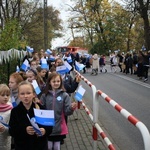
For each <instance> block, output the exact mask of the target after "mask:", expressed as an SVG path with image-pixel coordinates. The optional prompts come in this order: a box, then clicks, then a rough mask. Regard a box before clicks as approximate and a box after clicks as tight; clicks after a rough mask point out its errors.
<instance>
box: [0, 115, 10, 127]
mask: <svg viewBox="0 0 150 150" xmlns="http://www.w3.org/2000/svg"><path fill="white" fill-rule="evenodd" d="M0 123H1V124H2V125H4V126H5V127H7V128H9V125H8V124H7V123H6V122H5V121H4V120H3V117H2V116H0Z"/></svg>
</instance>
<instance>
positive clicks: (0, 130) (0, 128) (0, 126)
mask: <svg viewBox="0 0 150 150" xmlns="http://www.w3.org/2000/svg"><path fill="white" fill-rule="evenodd" d="M4 131H5V127H4V126H3V125H1V124H0V132H4Z"/></svg>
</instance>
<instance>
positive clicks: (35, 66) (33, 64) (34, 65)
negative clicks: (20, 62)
mask: <svg viewBox="0 0 150 150" xmlns="http://www.w3.org/2000/svg"><path fill="white" fill-rule="evenodd" d="M30 67H31V69H33V70H35V69H36V68H37V65H36V61H33V62H31V65H30Z"/></svg>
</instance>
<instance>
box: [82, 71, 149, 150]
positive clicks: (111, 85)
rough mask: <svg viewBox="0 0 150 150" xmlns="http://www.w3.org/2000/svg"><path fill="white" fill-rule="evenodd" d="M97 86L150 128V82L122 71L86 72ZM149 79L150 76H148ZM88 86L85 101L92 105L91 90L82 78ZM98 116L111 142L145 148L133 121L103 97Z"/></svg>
mask: <svg viewBox="0 0 150 150" xmlns="http://www.w3.org/2000/svg"><path fill="white" fill-rule="evenodd" d="M84 76H85V78H87V79H88V80H89V81H90V82H91V83H92V84H94V85H95V86H96V88H97V90H98V89H99V90H101V91H103V92H104V93H105V94H107V95H108V96H109V97H111V98H112V99H113V100H115V101H116V102H117V103H118V104H120V105H121V106H122V107H123V108H125V109H126V110H127V111H129V112H130V113H131V114H132V115H134V116H135V117H136V118H137V119H139V120H140V121H141V122H143V123H144V124H145V125H146V127H147V128H148V130H150V117H149V116H150V84H149V82H148V83H144V82H143V81H141V80H140V81H139V80H138V78H137V77H136V76H135V75H132V76H131V75H125V74H123V73H120V72H117V73H111V72H109V71H108V72H107V73H100V74H98V75H97V76H91V75H90V74H89V73H87V74H84ZM149 80H150V78H149ZM81 84H82V85H83V87H84V88H85V89H86V93H85V96H84V99H85V103H86V104H87V105H88V106H89V107H90V108H91V109H93V108H92V90H91V88H90V87H89V86H88V85H87V84H86V83H84V82H83V81H82V82H81ZM99 120H100V123H101V126H102V127H103V129H104V130H105V132H107V134H108V137H110V139H112V143H114V144H115V145H117V147H118V149H120V150H144V144H143V139H142V135H141V133H140V131H139V129H137V128H136V127H135V126H134V125H132V124H131V123H130V122H129V121H128V120H127V119H126V118H124V117H123V116H122V115H121V114H120V113H119V112H117V111H116V110H115V109H114V108H113V107H112V106H111V105H110V104H108V103H107V102H106V101H105V100H104V99H103V98H100V103H99Z"/></svg>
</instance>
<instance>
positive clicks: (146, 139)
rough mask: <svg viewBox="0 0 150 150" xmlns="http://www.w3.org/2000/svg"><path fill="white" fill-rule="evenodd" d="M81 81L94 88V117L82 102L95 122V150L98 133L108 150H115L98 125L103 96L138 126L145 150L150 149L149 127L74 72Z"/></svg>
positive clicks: (95, 148)
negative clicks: (100, 100)
mask: <svg viewBox="0 0 150 150" xmlns="http://www.w3.org/2000/svg"><path fill="white" fill-rule="evenodd" d="M74 71H75V72H76V73H77V74H78V75H79V76H80V77H81V79H82V80H83V81H84V82H85V83H86V84H88V85H89V86H90V87H91V88H92V93H93V116H92V115H91V113H90V112H89V110H88V109H87V108H86V107H85V104H84V103H83V102H82V105H83V108H85V110H86V112H87V114H88V115H89V116H90V118H91V120H92V121H93V150H97V132H98V131H99V132H100V135H101V137H102V138H103V139H104V141H105V143H106V144H107V145H108V148H109V149H110V150H115V148H114V146H113V144H112V143H111V142H110V140H109V139H108V138H107V137H106V135H105V133H104V132H103V130H102V129H101V128H100V126H99V125H98V123H97V122H98V114H99V112H98V110H99V108H98V106H99V105H98V104H99V97H100V96H101V97H102V98H103V99H104V100H106V101H107V102H108V103H109V104H110V105H112V106H113V107H114V108H115V109H116V110H117V111H118V112H120V114H122V115H123V116H124V117H125V118H126V119H127V120H128V121H129V122H130V123H132V124H133V125H134V126H136V127H137V128H138V129H139V130H140V132H141V134H142V138H143V142H144V148H145V150H149V149H150V133H149V131H148V129H147V127H146V126H145V125H144V124H143V123H142V122H141V121H139V120H138V119H137V118H136V117H134V116H133V115H132V114H131V113H129V112H128V111H127V110H126V109H124V108H123V107H122V106H120V105H119V104H118V103H116V102H115V101H114V100H112V99H111V98H110V97H109V96H108V95H106V94H105V93H103V92H102V91H101V90H97V89H96V87H95V86H94V85H93V84H92V83H91V82H90V81H88V80H87V79H86V78H85V77H83V76H82V75H81V74H80V73H79V72H77V71H76V70H74Z"/></svg>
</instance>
